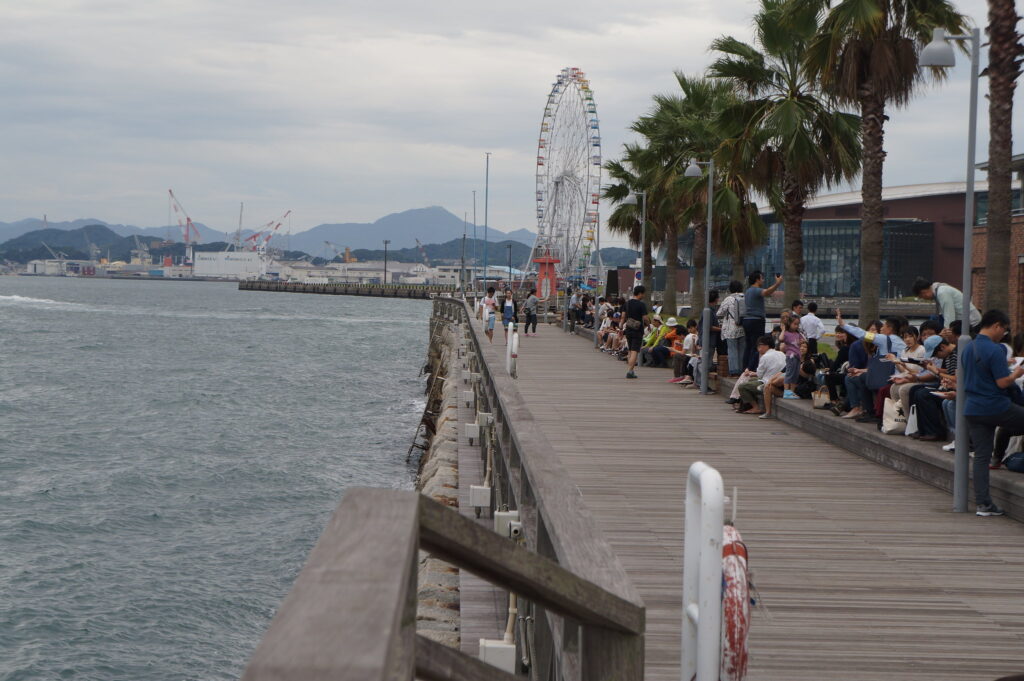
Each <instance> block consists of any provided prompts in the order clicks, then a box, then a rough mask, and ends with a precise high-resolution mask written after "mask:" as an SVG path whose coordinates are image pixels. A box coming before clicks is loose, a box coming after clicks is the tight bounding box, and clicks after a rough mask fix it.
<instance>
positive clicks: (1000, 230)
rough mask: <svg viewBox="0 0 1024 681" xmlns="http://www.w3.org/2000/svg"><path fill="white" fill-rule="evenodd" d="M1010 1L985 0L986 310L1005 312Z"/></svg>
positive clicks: (1013, 45)
mask: <svg viewBox="0 0 1024 681" xmlns="http://www.w3.org/2000/svg"><path fill="white" fill-rule="evenodd" d="M1018 21H1020V17H1019V16H1017V10H1016V8H1015V7H1014V0H988V39H989V47H988V69H987V72H988V92H989V98H988V117H989V121H988V124H989V140H988V220H987V223H988V229H987V232H988V245H987V252H986V262H985V278H986V279H987V281H988V282H989V285H988V286H986V287H985V307H987V308H989V309H993V308H995V309H999V310H1007V311H1008V310H1009V309H1010V299H1009V288H1008V287H1007V286H1003V285H1002V282H1005V281H1009V280H1010V253H1011V249H1010V210H1011V208H1012V190H1011V181H1012V174H1011V172H1010V155H1011V154H1012V149H1013V91H1014V89H1015V88H1016V87H1017V77H1018V76H1020V73H1021V66H1020V59H1021V55H1024V46H1021V43H1020V35H1019V34H1018V33H1017V22H1018Z"/></svg>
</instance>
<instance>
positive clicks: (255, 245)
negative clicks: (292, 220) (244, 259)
mask: <svg viewBox="0 0 1024 681" xmlns="http://www.w3.org/2000/svg"><path fill="white" fill-rule="evenodd" d="M291 214H292V212H291V211H288V212H286V213H285V214H284V215H282V216H281V217H279V218H277V219H276V220H271V221H270V222H268V223H267V224H265V225H263V227H261V228H260V229H259V230H258V231H256V232H254V233H253V234H250V235H249V236H247V237H246V238H245V248H246V250H249V251H256V250H259V249H260V248H265V247H266V246H267V244H268V243H270V240H271V239H273V238H274V236H275V235H276V234H277V230H279V229H280V228H281V225H283V224H284V221H285V220H287V219H288V216H289V215H291Z"/></svg>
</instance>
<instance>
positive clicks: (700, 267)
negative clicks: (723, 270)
mask: <svg viewBox="0 0 1024 681" xmlns="http://www.w3.org/2000/svg"><path fill="white" fill-rule="evenodd" d="M675 75H676V82H677V83H678V84H679V88H680V94H675V93H673V94H669V95H658V96H655V98H654V102H655V106H654V109H653V111H652V112H651V113H650V114H649V115H647V116H644V117H642V118H640V119H639V120H637V121H636V123H634V124H633V130H634V131H636V132H638V133H640V134H641V135H643V136H644V137H645V138H646V139H647V141H648V145H647V147H648V151H649V152H650V154H651V155H652V159H651V160H650V162H649V164H648V165H649V166H650V167H651V168H652V169H655V172H653V174H652V179H653V181H654V183H655V191H654V194H655V195H656V196H657V197H658V198H659V200H660V201H659V203H658V205H657V209H656V210H655V211H654V221H655V224H656V228H657V231H658V235H659V237H660V239H661V241H662V243H663V244H664V245H665V251H666V279H667V281H666V288H665V306H666V307H668V308H669V309H674V308H673V307H671V306H670V305H671V304H674V303H675V286H674V282H675V264H676V261H677V258H678V243H679V231H680V229H686V228H687V227H688V226H689V225H691V224H692V225H693V228H694V248H693V258H692V259H693V262H692V263H691V266H692V267H693V271H694V290H693V291H692V295H691V303H692V308H693V310H694V311H696V310H698V309H700V308H701V307H703V302H702V301H703V300H704V299H705V296H706V292H705V291H704V266H705V256H706V255H707V252H706V243H707V230H708V228H709V226H708V224H707V218H706V215H707V208H706V206H707V196H706V188H707V182H706V181H704V180H701V179H698V180H694V179H692V178H686V177H685V175H684V173H685V170H686V167H687V166H688V165H689V163H690V161H691V160H695V159H708V158H711V157H712V156H714V155H715V154H716V152H717V150H718V148H719V146H720V145H721V143H722V141H723V138H722V135H721V134H720V133H719V131H718V129H717V120H718V116H719V112H720V111H721V110H722V108H723V107H726V106H729V105H732V104H734V103H735V102H736V101H738V99H737V96H736V95H735V93H733V91H732V88H731V87H730V85H729V84H728V83H725V82H722V81H716V80H712V79H708V78H702V77H690V76H687V75H685V74H682V73H676V74H675ZM716 161H717V162H718V163H719V166H718V171H717V172H716V178H715V180H714V182H715V185H716V187H717V191H716V194H715V207H714V208H715V209H714V211H713V214H714V224H713V225H711V227H710V228H711V230H712V237H713V240H714V242H715V246H716V249H717V250H718V252H722V251H723V250H727V251H728V252H734V251H735V250H737V249H738V250H740V251H741V252H742V253H746V252H748V251H749V250H750V249H751V248H753V247H754V246H755V245H756V244H759V243H760V242H761V241H762V240H763V238H764V232H765V230H764V224H763V223H762V222H761V220H760V218H759V217H758V215H757V211H756V208H752V205H751V203H750V201H749V191H748V186H747V179H746V177H745V173H746V171H747V169H746V168H745V167H740V166H733V165H730V164H726V163H722V162H721V161H720V160H719V159H716Z"/></svg>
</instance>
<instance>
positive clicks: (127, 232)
mask: <svg viewBox="0 0 1024 681" xmlns="http://www.w3.org/2000/svg"><path fill="white" fill-rule="evenodd" d="M194 224H195V226H196V228H197V229H198V230H199V235H200V243H210V242H216V241H226V242H230V241H232V240H233V239H234V236H235V235H234V232H220V231H217V230H215V229H212V228H210V227H207V226H206V225H204V224H202V223H194ZM92 225H102V226H104V227H107V228H109V229H110V230H111V231H112V232H114V233H115V234H117V235H119V236H131V235H133V234H137V235H139V236H147V237H154V238H157V239H160V240H164V239H168V238H169V239H171V240H173V241H180V240H181V230H180V229H179V228H178V226H177V225H174V226H172V227H166V226H164V227H137V226H135V225H119V224H111V223H108V222H105V221H103V220H97V219H95V218H80V219H77V220H70V221H66V222H50V223H48V224H47V225H46V227H49V228H51V229H56V230H65V231H67V230H75V229H80V228H82V227H87V226H92ZM43 228H44V223H43V221H42V220H40V219H38V218H27V219H25V220H18V221H17V222H0V243H3V242H5V241H8V240H9V239H14V238H16V237H19V236H21V235H23V234H26V233H28V232H32V231H35V230H39V229H43ZM463 229H464V223H463V221H462V219H460V218H459V217H457V216H456V215H454V214H453V213H451V212H450V211H448V210H445V209H444V208H441V207H440V206H429V207H427V208H416V209H412V210H406V211H402V212H399V213H391V214H390V215H385V216H384V217H382V218H380V219H379V220H376V221H375V222H368V223H359V222H347V223H337V224H322V225H317V226H316V227H313V228H312V229H309V230H306V231H304V232H298V233H294V234H291V235H290V236H286V235H285V234H279V235H278V236H276V237H274V239H273V241H272V243H273V245H275V246H277V247H279V248H288V249H289V250H298V251H305V252H306V253H309V254H311V255H321V254H326V253H328V252H329V248H328V246H327V245H326V244H325V243H324V242H326V241H330V242H331V243H333V244H335V245H337V246H338V248H340V249H342V250H344V248H345V247H346V246H347V247H349V248H351V249H357V248H358V249H363V248H365V249H379V248H382V247H383V240H384V239H388V240H390V242H391V243H390V245H389V248H394V249H402V248H414V247H415V246H416V240H417V239H419V240H420V242H422V243H424V244H427V243H435V244H436V243H443V242H447V241H451V240H452V239H461V238H462V234H463ZM465 229H466V231H467V233H468V235H469V236H470V237H472V236H473V225H472V224H470V225H467V226H465ZM483 230H484V228H483V226H482V225H477V227H476V234H477V238H478V239H482V238H483V236H484V234H483ZM279 231H280V230H279ZM252 233H253V230H243V231H242V238H243V239H244V238H245V237H246V236H249V235H251V234H252ZM488 237H489V240H492V241H495V242H498V241H506V240H509V241H518V242H519V243H523V244H526V245H528V246H532V245H533V242H534V239H535V238H536V234H535V233H534V232H531V231H530V230H528V229H517V230H515V231H512V232H503V231H501V230H499V229H494V228H491V229H490V233H489V234H488Z"/></svg>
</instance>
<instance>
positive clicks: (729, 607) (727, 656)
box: [721, 525, 750, 681]
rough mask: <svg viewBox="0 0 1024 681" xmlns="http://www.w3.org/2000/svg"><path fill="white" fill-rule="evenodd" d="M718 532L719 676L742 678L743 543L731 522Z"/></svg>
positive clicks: (746, 621)
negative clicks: (720, 585)
mask: <svg viewBox="0 0 1024 681" xmlns="http://www.w3.org/2000/svg"><path fill="white" fill-rule="evenodd" d="M722 534H723V536H722V672H721V678H722V679H723V681H742V679H744V678H745V677H746V675H747V661H748V660H747V657H748V656H747V635H748V633H749V632H750V581H749V578H748V575H747V545H746V544H744V543H743V538H742V537H740V533H739V530H737V529H736V528H735V527H733V526H732V525H726V526H725V527H724V528H723V533H722Z"/></svg>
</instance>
